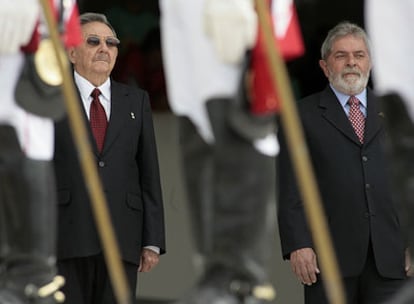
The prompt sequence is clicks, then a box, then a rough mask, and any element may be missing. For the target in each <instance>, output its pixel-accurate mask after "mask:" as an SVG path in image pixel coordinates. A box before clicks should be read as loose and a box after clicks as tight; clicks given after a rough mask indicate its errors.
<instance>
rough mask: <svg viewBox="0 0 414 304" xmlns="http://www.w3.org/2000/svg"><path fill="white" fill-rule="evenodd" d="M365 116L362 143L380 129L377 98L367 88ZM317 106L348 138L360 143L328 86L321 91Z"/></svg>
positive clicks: (367, 141)
mask: <svg viewBox="0 0 414 304" xmlns="http://www.w3.org/2000/svg"><path fill="white" fill-rule="evenodd" d="M367 103H368V104H367V118H366V121H365V134H364V144H365V145H366V144H368V143H369V142H370V141H371V140H372V139H373V138H374V137H375V135H376V134H377V133H378V131H379V130H380V129H381V124H380V121H379V108H378V100H377V98H376V97H375V95H374V94H373V93H372V91H371V90H370V89H367ZM319 106H320V107H321V109H322V110H323V114H322V115H323V116H324V117H325V119H327V120H328V121H329V122H330V123H331V124H332V125H334V126H335V127H336V128H337V129H338V130H340V131H341V132H342V133H343V134H344V135H345V136H347V137H348V138H349V139H350V140H352V141H353V142H355V143H356V144H359V145H360V142H359V140H358V137H357V135H356V134H355V131H354V129H353V128H352V125H351V123H350V122H349V119H348V117H347V116H346V114H345V111H344V110H343V108H342V106H341V104H340V103H339V101H338V99H337V98H336V96H335V93H334V92H333V91H332V90H331V89H330V88H329V87H328V88H327V89H325V91H323V93H322V95H321V99H320V103H319Z"/></svg>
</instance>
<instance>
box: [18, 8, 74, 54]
mask: <svg viewBox="0 0 414 304" xmlns="http://www.w3.org/2000/svg"><path fill="white" fill-rule="evenodd" d="M58 1H61V0H58ZM56 2H57V1H56V0H49V3H50V6H51V7H52V11H53V13H54V16H55V18H56V20H58V11H57V9H56V7H60V5H57V4H55V3H56ZM64 7H65V8H64V12H63V21H62V22H63V28H64V32H63V33H61V38H62V42H63V44H64V46H65V47H71V46H76V45H78V44H80V43H81V42H82V34H81V27H80V23H79V11H78V6H77V4H76V1H75V0H68V1H67V2H65V6H64ZM40 23H44V26H43V28H44V29H46V28H47V26H46V20H44V19H41V20H40V21H39V22H38V25H37V26H36V27H35V29H34V31H33V35H32V38H31V39H30V42H29V43H28V44H27V45H26V46H24V47H22V51H23V52H25V53H34V52H36V50H37V48H38V46H39V42H40V40H41V39H42V37H46V36H48V34H47V33H40V26H39V24H40Z"/></svg>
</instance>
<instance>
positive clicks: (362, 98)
mask: <svg viewBox="0 0 414 304" xmlns="http://www.w3.org/2000/svg"><path fill="white" fill-rule="evenodd" d="M330 87H331V89H332V91H333V92H334V93H335V95H336V98H337V99H338V101H339V103H340V104H341V106H342V108H343V109H344V111H345V112H346V114H347V115H348V114H349V105H348V100H349V98H350V97H351V96H350V95H347V94H344V93H341V92H339V91H338V90H336V89H335V88H334V87H333V86H332V85H331V84H330ZM354 96H355V97H356V98H358V99H359V102H360V107H361V111H362V113H363V114H364V116H365V117H366V113H367V89H366V88H365V89H364V90H363V91H362V92H361V93H359V94H357V95H354Z"/></svg>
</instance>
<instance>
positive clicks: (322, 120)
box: [278, 22, 409, 304]
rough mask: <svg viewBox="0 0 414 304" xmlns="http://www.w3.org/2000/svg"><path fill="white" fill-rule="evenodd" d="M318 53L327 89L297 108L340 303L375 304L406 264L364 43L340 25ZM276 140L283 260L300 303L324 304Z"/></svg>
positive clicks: (284, 155)
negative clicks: (301, 293)
mask: <svg viewBox="0 0 414 304" xmlns="http://www.w3.org/2000/svg"><path fill="white" fill-rule="evenodd" d="M321 53H322V59H321V60H320V66H321V68H322V70H323V72H324V74H325V76H326V77H327V78H328V80H329V86H328V87H327V88H326V89H325V90H323V91H322V92H319V93H316V94H314V95H311V96H309V97H306V98H305V99H303V100H301V101H299V104H298V107H299V112H300V116H301V120H302V124H303V128H304V132H305V137H306V142H307V145H308V148H309V153H310V156H311V159H312V163H313V167H314V170H315V175H316V179H317V184H318V186H319V190H320V192H321V197H322V201H323V207H324V211H325V215H326V217H327V221H328V225H329V229H330V234H331V237H332V240H333V243H334V247H335V252H336V256H337V259H338V263H339V267H340V271H341V275H342V278H343V282H344V286H345V291H346V296H347V303H351V304H368V303H370V304H371V303H372V304H374V303H381V302H382V301H384V300H385V299H387V298H389V297H390V296H391V295H392V294H393V293H394V292H395V291H396V290H397V289H398V288H400V286H401V285H402V284H403V282H404V279H405V278H406V271H407V270H408V268H409V261H408V260H405V252H404V251H405V245H404V240H403V236H402V232H401V227H400V223H399V218H398V214H397V209H396V205H395V202H394V201H393V200H392V198H391V193H390V185H389V180H388V179H389V172H388V170H389V168H388V164H387V159H386V157H385V151H384V142H385V132H384V127H383V121H382V120H383V117H382V115H383V114H381V110H380V109H379V104H378V100H377V99H376V97H375V96H374V95H373V93H372V92H371V90H370V89H368V88H367V83H368V79H369V74H370V70H371V60H370V54H371V52H370V48H369V42H368V38H367V36H366V34H365V32H364V31H363V30H362V29H361V28H360V27H358V26H357V25H355V24H352V23H348V22H343V23H340V24H338V25H337V26H336V27H334V28H333V29H332V30H331V31H330V32H329V33H328V36H327V37H326V39H325V41H324V43H323V45H322V48H321ZM351 97H352V98H351ZM353 101H354V102H353ZM355 101H356V102H355ZM355 121H358V123H356V124H354V122H355ZM280 141H281V153H280V157H279V174H280V175H279V181H280V185H279V189H280V197H279V208H278V209H279V210H278V219H279V228H280V238H281V243H282V251H283V256H284V258H286V259H290V263H291V267H292V270H293V272H294V274H295V275H296V276H297V278H298V279H299V280H300V281H301V282H302V283H303V284H304V285H305V303H307V304H322V303H327V299H326V296H325V292H324V289H323V279H324V277H323V273H321V272H320V270H319V268H318V253H317V251H315V248H314V243H313V240H312V236H311V234H310V229H309V227H308V224H307V221H306V218H305V214H304V210H303V205H302V199H301V197H300V194H299V191H298V188H297V185H296V182H295V180H294V176H293V172H292V167H291V164H290V158H289V155H288V151H287V147H286V143H285V139H284V135H283V132H281V134H280ZM406 256H408V255H406Z"/></svg>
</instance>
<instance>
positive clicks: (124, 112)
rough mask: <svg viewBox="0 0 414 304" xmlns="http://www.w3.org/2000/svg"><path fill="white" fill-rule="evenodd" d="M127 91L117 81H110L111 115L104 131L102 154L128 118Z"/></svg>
mask: <svg viewBox="0 0 414 304" xmlns="http://www.w3.org/2000/svg"><path fill="white" fill-rule="evenodd" d="M128 95H129V93H128V91H127V90H125V89H123V88H121V87H119V86H118V85H117V83H115V82H113V81H112V82H111V116H110V119H109V124H108V129H107V131H106V136H105V143H104V147H103V151H102V154H104V153H105V152H106V151H107V150H108V149H109V147H110V146H111V144H112V143H113V142H114V140H115V139H116V137H117V135H118V133H119V132H120V130H121V128H122V126H123V124H124V123H125V121H126V120H127V119H128V118H129V116H128V115H129V112H128V109H129V107H128V104H129V103H128V102H127V99H128Z"/></svg>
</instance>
